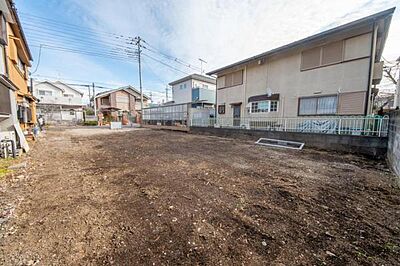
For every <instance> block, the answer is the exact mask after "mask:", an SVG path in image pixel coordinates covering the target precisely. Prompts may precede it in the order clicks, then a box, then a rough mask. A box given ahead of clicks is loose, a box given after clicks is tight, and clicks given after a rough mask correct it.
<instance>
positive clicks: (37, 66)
mask: <svg viewBox="0 0 400 266" xmlns="http://www.w3.org/2000/svg"><path fill="white" fill-rule="evenodd" d="M41 56H42V45H40V46H39V57H38V62H37V64H36V68H35V70H34V71H33V72H31V73H30V75H32V74H35V73H36V71H37V70H38V68H39V64H40V58H41Z"/></svg>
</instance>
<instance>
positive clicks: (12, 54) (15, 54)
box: [9, 39, 18, 63]
mask: <svg viewBox="0 0 400 266" xmlns="http://www.w3.org/2000/svg"><path fill="white" fill-rule="evenodd" d="M9 46H10V59H11V60H12V61H13V62H14V63H17V62H18V50H17V45H16V44H15V41H14V40H13V39H10V43H9Z"/></svg>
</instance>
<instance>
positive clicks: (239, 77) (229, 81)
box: [224, 70, 243, 88]
mask: <svg viewBox="0 0 400 266" xmlns="http://www.w3.org/2000/svg"><path fill="white" fill-rule="evenodd" d="M241 84H243V70H239V71H236V72H233V73H229V74H226V75H225V86H224V88H225V87H233V86H237V85H241Z"/></svg>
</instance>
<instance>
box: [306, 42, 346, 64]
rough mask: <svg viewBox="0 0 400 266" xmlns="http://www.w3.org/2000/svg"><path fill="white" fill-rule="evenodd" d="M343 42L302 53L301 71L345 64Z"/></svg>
mask: <svg viewBox="0 0 400 266" xmlns="http://www.w3.org/2000/svg"><path fill="white" fill-rule="evenodd" d="M343 50H344V49H343V41H338V42H333V43H329V44H327V45H324V46H320V47H316V48H312V49H309V50H305V51H303V52H302V53H301V66H300V69H301V70H308V69H313V68H317V67H322V66H327V65H331V64H337V63H341V62H343Z"/></svg>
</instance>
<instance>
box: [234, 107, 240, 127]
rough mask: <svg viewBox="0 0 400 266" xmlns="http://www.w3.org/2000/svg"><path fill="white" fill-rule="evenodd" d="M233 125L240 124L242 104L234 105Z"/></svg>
mask: <svg viewBox="0 0 400 266" xmlns="http://www.w3.org/2000/svg"><path fill="white" fill-rule="evenodd" d="M233 126H234V127H239V126H240V105H233Z"/></svg>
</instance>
